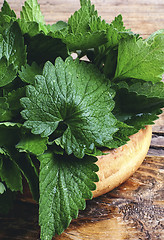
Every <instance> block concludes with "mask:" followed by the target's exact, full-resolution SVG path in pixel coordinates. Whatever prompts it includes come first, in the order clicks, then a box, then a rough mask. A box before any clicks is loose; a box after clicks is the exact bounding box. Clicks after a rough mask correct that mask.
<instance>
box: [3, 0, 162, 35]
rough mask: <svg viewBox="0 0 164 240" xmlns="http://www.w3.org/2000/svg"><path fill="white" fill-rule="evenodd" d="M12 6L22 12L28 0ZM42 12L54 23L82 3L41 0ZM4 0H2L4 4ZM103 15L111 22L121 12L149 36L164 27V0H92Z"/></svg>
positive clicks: (129, 24) (135, 28) (130, 25)
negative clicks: (22, 7) (24, 3)
mask: <svg viewBox="0 0 164 240" xmlns="http://www.w3.org/2000/svg"><path fill="white" fill-rule="evenodd" d="M8 2H9V4H10V5H11V7H12V8H13V9H14V10H15V12H16V14H17V15H18V16H19V12H20V10H21V6H22V5H23V2H24V0H15V1H13V0H8ZM38 2H39V3H40V6H41V10H42V13H43V14H44V16H45V20H46V22H47V23H54V22H56V21H59V20H63V21H67V19H68V17H69V16H70V15H71V14H73V13H74V11H75V10H77V9H78V8H79V7H80V4H79V1H77V0H66V1H64V0H62V1H60V0H49V1H44V0H38ZM2 3H3V1H2V0H0V6H1V5H2ZM92 3H93V4H95V6H96V9H97V10H98V12H99V15H101V16H102V18H104V19H105V20H106V21H107V22H111V21H112V20H113V19H114V17H115V16H116V15H118V14H122V15H123V19H124V22H125V26H126V27H127V28H131V29H132V31H134V32H136V33H139V34H141V35H142V36H143V37H147V36H148V35H150V34H151V33H152V32H154V31H156V30H158V29H161V28H163V22H164V14H163V12H164V2H163V0H158V1H157V0H156V1H152V0H144V1H141V0H136V1H133V0H129V1H126V0H123V1H120V0H111V1H107V0H104V1H100V0H92Z"/></svg>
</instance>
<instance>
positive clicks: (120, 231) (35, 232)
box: [0, 0, 164, 240]
mask: <svg viewBox="0 0 164 240" xmlns="http://www.w3.org/2000/svg"><path fill="white" fill-rule="evenodd" d="M2 2H3V1H2V0H0V6H1V5H2ZM8 2H9V3H10V5H11V7H12V8H13V9H14V10H15V12H16V14H17V15H18V16H19V11H20V9H21V5H22V4H23V2H24V1H23V0H8ZM39 3H40V4H41V10H42V12H43V14H44V16H45V20H46V22H47V23H54V22H56V21H58V20H64V21H67V19H68V17H69V16H70V15H71V14H72V13H73V12H74V11H75V10H76V9H78V8H79V1H78V0H65V1H64V0H47V1H45V0H39ZM92 3H94V4H95V6H96V9H97V10H98V12H99V14H100V15H101V16H102V18H104V19H105V20H106V21H107V22H110V21H112V20H113V19H114V17H115V16H116V15H117V14H119V13H121V14H122V15H123V19H124V22H125V26H126V27H127V28H131V29H132V31H134V32H136V33H140V34H141V36H143V37H144V38H146V37H147V36H148V35H149V34H151V33H152V32H154V31H156V30H158V29H160V28H164V1H163V0H156V1H154V0H136V1H134V0H110V1H108V0H103V1H102V0H93V1H92ZM0 239H1V240H25V239H29V240H37V239H39V227H38V206H37V205H35V204H31V203H24V202H20V201H16V202H15V207H14V209H13V211H12V212H11V213H10V214H9V215H8V216H6V217H3V218H2V217H0ZM55 239H58V240H67V239H68V240H84V239H88V240H121V239H128V240H138V239H142V240H148V239H151V240H157V239H158V240H162V239H164V114H163V115H162V116H160V119H159V120H157V121H156V124H155V125H154V127H153V137H152V142H151V146H150V149H149V152H148V155H147V157H146V159H145V161H144V162H143V164H142V165H141V167H140V168H139V169H138V171H137V172H136V173H135V174H134V175H133V176H132V177H131V178H130V179H129V180H128V181H126V182H125V183H124V184H122V185H121V186H120V187H118V188H116V189H114V190H113V191H112V192H110V193H108V194H105V195H103V196H101V197H99V198H96V199H94V200H92V201H88V202H87V208H86V210H85V211H82V212H80V214H79V217H78V219H77V220H73V221H72V223H71V225H70V227H69V228H68V229H67V230H66V231H65V232H64V233H63V234H62V235H61V236H59V237H56V238H55Z"/></svg>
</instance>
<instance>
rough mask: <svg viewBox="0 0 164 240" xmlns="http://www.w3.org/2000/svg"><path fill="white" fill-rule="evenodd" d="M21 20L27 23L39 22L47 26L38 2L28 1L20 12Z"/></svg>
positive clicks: (34, 0)
mask: <svg viewBox="0 0 164 240" xmlns="http://www.w3.org/2000/svg"><path fill="white" fill-rule="evenodd" d="M20 16H21V19H23V20H25V21H26V22H37V23H43V24H45V21H44V17H43V15H42V13H41V11H40V5H39V4H38V2H37V0H27V1H25V3H24V6H23V7H22V11H21V12H20Z"/></svg>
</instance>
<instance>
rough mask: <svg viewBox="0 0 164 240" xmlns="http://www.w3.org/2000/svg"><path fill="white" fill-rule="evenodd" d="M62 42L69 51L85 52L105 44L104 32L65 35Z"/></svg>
mask: <svg viewBox="0 0 164 240" xmlns="http://www.w3.org/2000/svg"><path fill="white" fill-rule="evenodd" d="M62 41H63V42H64V43H65V44H67V45H68V47H69V49H70V50H71V51H74V50H85V49H89V48H96V47H98V46H100V45H102V44H104V43H106V41H107V40H106V35H105V32H104V31H97V32H93V33H90V32H86V33H84V34H82V33H77V34H75V35H74V34H72V33H70V34H67V35H66V36H65V37H64V38H62Z"/></svg>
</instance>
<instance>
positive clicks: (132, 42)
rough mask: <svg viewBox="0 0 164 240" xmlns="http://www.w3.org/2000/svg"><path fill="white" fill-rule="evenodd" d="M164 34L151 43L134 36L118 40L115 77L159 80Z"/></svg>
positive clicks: (163, 49)
mask: <svg viewBox="0 0 164 240" xmlns="http://www.w3.org/2000/svg"><path fill="white" fill-rule="evenodd" d="M163 62H164V34H163V33H162V34H159V35H156V36H155V37H154V38H153V40H152V41H151V43H150V44H149V41H144V40H142V39H139V40H138V41H136V38H135V37H131V38H128V39H124V40H122V41H120V44H119V47H118V59H117V68H116V73H115V79H117V78H119V79H125V78H137V79H142V80H145V81H152V82H153V83H155V82H159V81H161V79H162V74H163V73H164V66H163Z"/></svg>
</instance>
